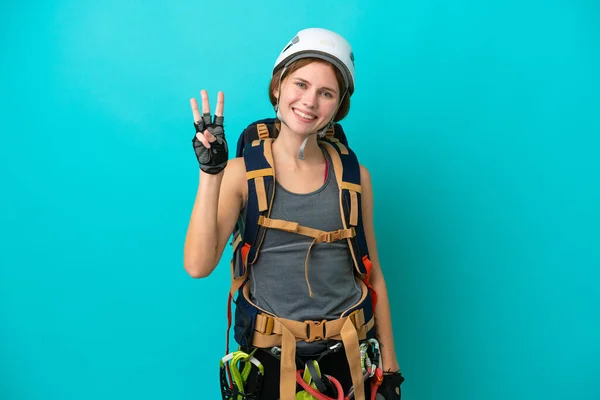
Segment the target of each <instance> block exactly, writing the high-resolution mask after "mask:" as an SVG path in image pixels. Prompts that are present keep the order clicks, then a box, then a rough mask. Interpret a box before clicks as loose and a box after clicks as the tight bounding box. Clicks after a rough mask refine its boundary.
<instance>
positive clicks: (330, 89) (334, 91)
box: [294, 77, 337, 94]
mask: <svg viewBox="0 0 600 400" xmlns="http://www.w3.org/2000/svg"><path fill="white" fill-rule="evenodd" d="M294 79H296V80H299V81H301V82H303V83H307V84H309V85H310V82H309V81H307V80H306V79H302V78H298V77H295V78H294ZM321 89H325V90H329V91H330V92H333V93H335V94H337V90H335V89H332V88H329V87H326V86H323V87H322V88H321Z"/></svg>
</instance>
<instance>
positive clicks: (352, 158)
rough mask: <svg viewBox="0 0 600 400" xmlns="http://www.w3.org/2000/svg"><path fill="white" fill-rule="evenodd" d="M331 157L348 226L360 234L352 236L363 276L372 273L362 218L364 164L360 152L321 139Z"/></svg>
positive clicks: (351, 249)
mask: <svg viewBox="0 0 600 400" xmlns="http://www.w3.org/2000/svg"><path fill="white" fill-rule="evenodd" d="M320 143H321V144H322V146H323V147H324V148H325V149H326V150H327V152H328V154H329V156H330V157H331V160H332V164H333V168H334V171H335V175H336V180H337V184H338V188H339V190H340V212H341V217H342V223H343V226H344V229H347V228H350V227H354V228H355V230H356V236H355V237H353V238H348V244H349V247H350V252H351V254H352V259H353V261H354V266H355V268H356V271H357V272H358V274H359V275H360V276H362V277H364V276H365V275H367V274H368V273H369V272H370V268H371V261H370V259H369V249H368V247H367V240H366V237H365V231H364V227H363V221H362V212H361V207H362V202H361V185H360V164H359V163H358V159H357V158H356V154H355V153H354V152H353V151H352V150H351V149H350V148H349V147H347V146H346V145H344V144H343V143H341V141H339V140H337V139H335V138H333V139H327V138H326V140H322V141H320Z"/></svg>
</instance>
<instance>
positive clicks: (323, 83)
mask: <svg viewBox="0 0 600 400" xmlns="http://www.w3.org/2000/svg"><path fill="white" fill-rule="evenodd" d="M274 89H275V90H274V93H273V96H275V97H277V95H278V90H277V87H275V88H274ZM342 94H343V93H341V90H340V86H339V84H338V78H337V76H336V70H335V69H334V67H333V66H332V65H331V64H329V63H326V62H323V61H312V62H310V63H308V64H307V65H304V66H302V67H300V68H298V69H295V70H294V71H293V72H291V73H290V74H289V75H287V76H286V77H285V78H284V79H283V82H282V84H281V93H280V99H279V109H280V111H281V116H282V118H283V120H284V121H285V124H286V125H287V127H288V128H289V129H290V130H291V131H292V132H294V133H297V134H299V135H308V134H311V133H314V132H316V131H317V130H319V129H321V128H322V127H324V126H325V125H326V124H327V123H329V121H331V119H332V118H333V116H334V114H335V113H336V109H337V107H338V103H339V101H340V97H341V96H342Z"/></svg>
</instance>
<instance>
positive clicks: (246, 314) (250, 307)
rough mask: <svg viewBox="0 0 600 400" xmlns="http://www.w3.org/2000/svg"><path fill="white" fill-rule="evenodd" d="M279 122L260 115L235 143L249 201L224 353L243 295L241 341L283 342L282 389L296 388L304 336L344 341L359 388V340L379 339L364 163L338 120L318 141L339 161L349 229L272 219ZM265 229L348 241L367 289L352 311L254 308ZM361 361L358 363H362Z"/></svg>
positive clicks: (235, 261) (240, 227) (237, 247)
mask: <svg viewBox="0 0 600 400" xmlns="http://www.w3.org/2000/svg"><path fill="white" fill-rule="evenodd" d="M278 124H279V121H277V120H276V119H275V118H270V119H263V120H259V121H256V122H254V123H252V124H250V125H249V126H248V127H247V128H246V129H245V130H244V131H243V132H242V134H241V135H240V137H239V140H238V143H237V149H236V156H237V157H243V158H244V162H245V165H246V176H247V180H248V201H247V204H246V212H245V215H241V216H240V219H239V221H238V224H237V226H236V229H235V230H234V232H233V241H232V243H231V244H232V246H233V257H232V260H231V273H232V285H231V289H230V293H229V302H228V327H227V349H226V351H227V353H228V352H229V330H230V328H231V322H232V321H231V316H232V315H231V314H232V313H231V302H232V301H233V299H234V297H235V296H236V293H237V298H236V300H235V304H236V309H235V324H234V337H235V340H236V342H237V343H238V344H239V345H240V346H246V347H259V348H272V347H280V348H281V355H282V357H281V359H282V369H281V385H282V389H281V390H282V393H283V392H284V390H288V391H291V390H292V386H293V388H295V377H296V375H295V374H296V369H295V365H293V363H291V362H290V361H289V360H294V359H295V345H296V341H299V340H304V341H307V342H312V341H317V340H341V341H342V342H343V343H344V345H345V347H346V349H347V350H346V351H347V357H348V361H349V363H350V368H351V372H352V376H353V383H354V384H355V387H356V385H358V384H360V382H362V379H363V378H362V370H361V366H360V354H359V353H358V352H359V344H358V343H359V341H360V340H366V339H370V338H372V337H374V334H375V330H374V318H373V310H374V308H375V302H376V294H375V292H374V290H373V289H372V287H371V286H370V284H369V274H370V271H371V268H372V264H371V261H370V259H369V251H368V248H367V241H366V238H365V233H364V229H363V223H362V214H361V186H360V165H359V163H358V160H357V158H356V155H355V154H354V152H353V151H352V150H351V149H350V148H349V147H348V141H347V139H346V135H345V133H344V131H343V129H342V126H341V125H339V124H335V125H334V126H332V127H331V128H330V129H329V130H328V131H327V133H326V135H325V136H324V137H323V138H322V139H320V140H319V145H320V146H321V147H322V148H324V149H325V150H326V151H327V152H328V154H329V155H330V157H331V160H332V161H333V166H334V170H335V175H336V177H337V184H338V187H339V190H340V211H341V215H340V218H341V220H342V226H343V229H340V230H338V231H333V232H324V231H320V230H317V229H313V228H310V227H305V226H301V225H299V224H298V223H297V222H294V221H283V220H276V219H271V218H270V212H271V208H272V207H271V205H272V202H273V199H274V193H275V187H276V185H275V172H274V162H273V156H272V152H271V144H272V141H273V139H274V138H276V137H277V133H278V128H279V127H278ZM267 229H280V230H285V231H288V232H295V233H297V234H300V235H304V236H310V237H312V238H314V242H313V243H323V242H328V243H330V242H334V241H338V240H347V241H348V245H349V249H350V252H351V254H352V259H353V262H354V267H355V268H354V269H355V275H356V278H357V281H358V282H359V284H360V285H361V287H362V291H363V295H362V297H361V300H360V301H359V302H358V303H357V304H355V305H354V306H352V307H351V308H349V309H348V310H346V311H345V312H344V313H343V314H342V315H341V317H340V318H339V319H338V320H332V321H325V320H323V321H290V320H285V319H282V318H279V317H278V316H276V315H273V314H271V313H269V312H267V311H266V310H262V309H260V308H259V307H258V306H256V305H255V304H254V303H253V302H252V301H251V300H250V294H249V285H248V284H247V282H248V279H247V277H248V271H249V268H251V267H252V264H254V263H255V262H256V260H257V259H258V257H259V256H260V247H261V244H262V242H263V239H264V236H265V232H266V230H267ZM309 251H310V250H309ZM354 349H356V351H354ZM356 357H358V358H356ZM284 360H287V361H286V362H284ZM357 360H358V364H359V365H356V364H357ZM359 375H360V376H359ZM292 380H293V382H292ZM355 380H356V382H354V381H355ZM284 388H287V389H284Z"/></svg>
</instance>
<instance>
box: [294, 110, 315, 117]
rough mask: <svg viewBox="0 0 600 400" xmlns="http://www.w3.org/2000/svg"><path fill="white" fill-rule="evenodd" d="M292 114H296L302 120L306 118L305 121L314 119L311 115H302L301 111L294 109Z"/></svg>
mask: <svg viewBox="0 0 600 400" xmlns="http://www.w3.org/2000/svg"><path fill="white" fill-rule="evenodd" d="M294 112H295V113H296V114H298V115H299V116H301V117H302V118H306V119H315V118H316V117H313V116H312V115H308V114H304V113H303V112H302V111H299V110H296V109H294Z"/></svg>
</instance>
